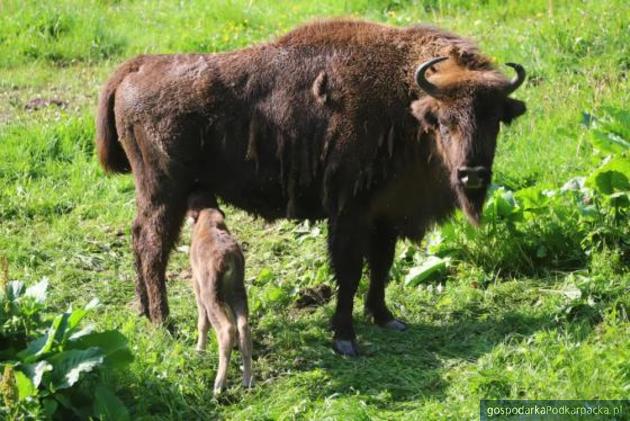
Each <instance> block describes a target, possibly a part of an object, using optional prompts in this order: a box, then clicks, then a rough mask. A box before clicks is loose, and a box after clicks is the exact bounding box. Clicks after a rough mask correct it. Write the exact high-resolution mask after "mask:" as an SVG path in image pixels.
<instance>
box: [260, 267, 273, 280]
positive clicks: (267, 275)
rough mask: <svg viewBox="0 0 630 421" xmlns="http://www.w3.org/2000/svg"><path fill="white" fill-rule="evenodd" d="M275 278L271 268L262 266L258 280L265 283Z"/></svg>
mask: <svg viewBox="0 0 630 421" xmlns="http://www.w3.org/2000/svg"><path fill="white" fill-rule="evenodd" d="M272 279H273V272H272V271H271V269H269V268H262V269H261V270H260V272H258V276H257V277H256V281H257V282H260V283H265V282H268V281H271V280H272Z"/></svg>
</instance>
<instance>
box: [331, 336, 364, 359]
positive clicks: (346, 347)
mask: <svg viewBox="0 0 630 421" xmlns="http://www.w3.org/2000/svg"><path fill="white" fill-rule="evenodd" d="M333 349H334V350H335V352H336V353H338V354H341V355H345V356H347V357H358V356H359V348H358V347H357V343H356V342H355V341H353V340H352V341H349V340H343V339H335V341H334V342H333Z"/></svg>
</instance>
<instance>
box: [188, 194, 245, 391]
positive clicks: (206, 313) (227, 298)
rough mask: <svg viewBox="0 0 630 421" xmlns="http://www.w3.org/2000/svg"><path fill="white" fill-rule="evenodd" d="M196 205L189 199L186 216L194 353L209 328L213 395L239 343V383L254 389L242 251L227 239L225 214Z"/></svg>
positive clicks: (200, 346) (205, 336)
mask: <svg viewBox="0 0 630 421" xmlns="http://www.w3.org/2000/svg"><path fill="white" fill-rule="evenodd" d="M200 203H202V202H201V201H200V200H195V197H194V196H193V197H192V198H191V200H190V201H189V216H191V217H192V219H193V221H194V226H193V231H192V245H191V248H190V262H191V265H192V272H193V287H194V289H195V296H196V298H197V311H198V321H197V328H198V331H199V339H198V342H197V351H203V350H204V349H205V347H206V343H207V341H208V329H209V327H210V324H212V327H213V328H214V330H215V332H216V335H217V342H218V344H219V369H218V371H217V376H216V379H215V381H214V393H215V394H216V393H219V392H221V390H222V389H223V388H224V386H225V381H226V377H227V369H228V365H229V362H230V354H231V352H232V347H233V346H234V344H235V343H236V342H237V341H238V346H239V349H240V351H241V356H242V358H243V385H244V386H245V387H250V386H251V385H252V340H251V334H250V329H249V324H248V321H247V318H248V310H247V294H246V291H245V285H244V274H245V259H244V257H243V253H242V251H241V248H240V247H239V245H238V243H237V242H236V241H235V240H234V238H233V237H232V236H231V235H230V232H229V231H228V229H227V227H226V225H225V222H224V216H223V213H222V212H221V211H220V210H218V209H215V208H209V207H200V205H199V204H200Z"/></svg>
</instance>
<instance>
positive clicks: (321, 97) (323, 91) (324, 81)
mask: <svg viewBox="0 0 630 421" xmlns="http://www.w3.org/2000/svg"><path fill="white" fill-rule="evenodd" d="M311 91H312V92H313V96H315V100H316V101H317V102H318V103H320V104H322V105H324V104H326V102H328V100H329V98H328V75H327V74H326V72H323V71H322V72H321V73H320V74H319V75H318V76H317V78H316V79H315V82H313V86H312V88H311Z"/></svg>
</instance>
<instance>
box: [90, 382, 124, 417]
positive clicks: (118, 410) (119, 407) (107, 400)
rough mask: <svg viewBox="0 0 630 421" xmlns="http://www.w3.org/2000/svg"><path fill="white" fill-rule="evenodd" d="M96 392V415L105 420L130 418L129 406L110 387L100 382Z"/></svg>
mask: <svg viewBox="0 0 630 421" xmlns="http://www.w3.org/2000/svg"><path fill="white" fill-rule="evenodd" d="M94 392H95V394H94V415H95V416H96V417H97V418H99V419H101V420H103V421H108V420H112V421H126V420H129V411H128V410H127V407H126V406H125V404H123V403H122V401H121V400H120V399H118V397H117V396H116V395H115V394H114V392H112V391H111V389H110V388H109V387H107V386H105V385H103V384H99V385H97V386H96V390H95V391H94Z"/></svg>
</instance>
